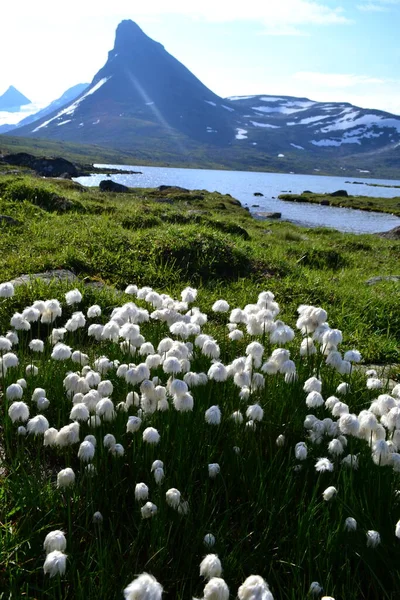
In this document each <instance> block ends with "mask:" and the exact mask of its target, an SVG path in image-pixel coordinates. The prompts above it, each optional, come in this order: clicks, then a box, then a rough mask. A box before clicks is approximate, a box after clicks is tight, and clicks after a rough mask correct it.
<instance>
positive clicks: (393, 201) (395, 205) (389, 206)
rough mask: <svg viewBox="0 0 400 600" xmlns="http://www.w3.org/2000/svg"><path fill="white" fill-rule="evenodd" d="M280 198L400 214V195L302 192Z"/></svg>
mask: <svg viewBox="0 0 400 600" xmlns="http://www.w3.org/2000/svg"><path fill="white" fill-rule="evenodd" d="M369 185H372V184H369ZM387 187H389V186H387ZM393 187H396V186H393ZM278 198H279V199H280V200H287V201H288V202H309V203H311V204H327V205H328V206H338V207H341V208H357V209H358V210H366V211H368V212H371V211H376V212H384V213H389V214H391V215H397V216H400V196H396V197H394V198H372V197H370V196H331V195H330V194H313V193H307V192H303V193H302V194H281V195H280V196H278Z"/></svg>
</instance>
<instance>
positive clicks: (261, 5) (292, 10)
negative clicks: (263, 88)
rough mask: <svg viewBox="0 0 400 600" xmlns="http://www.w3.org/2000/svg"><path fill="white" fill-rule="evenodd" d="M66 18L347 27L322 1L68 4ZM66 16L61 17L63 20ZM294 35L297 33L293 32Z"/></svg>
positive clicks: (45, 5)
mask: <svg viewBox="0 0 400 600" xmlns="http://www.w3.org/2000/svg"><path fill="white" fill-rule="evenodd" d="M53 10H54V0H38V1H37V2H35V3H32V1H31V0H20V2H19V3H18V13H19V14H23V15H24V16H28V17H30V16H31V17H37V16H38V14H39V13H41V12H43V14H46V13H47V11H48V14H52V13H53ZM68 13H69V15H74V16H75V15H79V18H80V19H81V18H84V17H90V16H93V14H95V15H96V16H110V17H115V16H120V17H125V18H127V16H130V17H131V18H135V19H137V18H140V17H154V16H162V15H166V14H176V15H180V16H187V17H192V18H194V19H202V20H205V21H209V22H229V21H231V22H232V21H241V22H243V21H256V22H259V23H260V24H262V25H264V26H265V27H266V28H267V29H268V31H271V33H276V31H277V30H279V29H281V30H282V31H283V32H285V31H286V32H290V31H291V28H293V27H295V28H296V27H298V26H302V25H332V24H333V25H335V24H345V23H349V22H350V21H349V19H348V18H347V17H346V16H345V14H344V9H343V8H340V7H338V8H331V7H330V6H328V5H327V4H325V3H324V1H323V0H322V1H321V0H267V1H260V0H247V2H232V1H231V0H202V1H201V2H190V1H189V2H188V1H187V0H168V1H166V0H152V1H151V2H140V3H139V2H138V3H132V0H114V2H109V0H85V2H82V0H69V2H68ZM65 18H67V20H68V16H67V15H64V16H63V19H65ZM295 32H297V29H295Z"/></svg>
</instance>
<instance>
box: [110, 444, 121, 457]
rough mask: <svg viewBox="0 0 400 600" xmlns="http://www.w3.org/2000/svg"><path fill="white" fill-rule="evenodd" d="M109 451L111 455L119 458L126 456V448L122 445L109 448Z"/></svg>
mask: <svg viewBox="0 0 400 600" xmlns="http://www.w3.org/2000/svg"><path fill="white" fill-rule="evenodd" d="M108 451H109V452H110V454H112V455H113V456H117V457H118V456H123V455H124V454H125V448H124V447H123V445H122V444H114V446H111V448H109V450H108Z"/></svg>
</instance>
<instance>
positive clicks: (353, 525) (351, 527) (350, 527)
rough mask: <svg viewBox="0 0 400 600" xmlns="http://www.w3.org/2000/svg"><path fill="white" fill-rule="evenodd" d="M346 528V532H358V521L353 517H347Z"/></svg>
mask: <svg viewBox="0 0 400 600" xmlns="http://www.w3.org/2000/svg"><path fill="white" fill-rule="evenodd" d="M344 528H345V530H346V531H356V529H357V521H356V520H355V519H354V518H353V517H347V519H346V520H345V522H344Z"/></svg>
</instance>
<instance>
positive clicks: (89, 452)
mask: <svg viewBox="0 0 400 600" xmlns="http://www.w3.org/2000/svg"><path fill="white" fill-rule="evenodd" d="M94 452H95V448H94V446H93V444H92V442H89V441H85V442H82V443H81V445H80V446H79V450H78V458H79V459H80V460H81V461H82V462H89V461H91V460H92V459H93V457H94Z"/></svg>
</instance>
